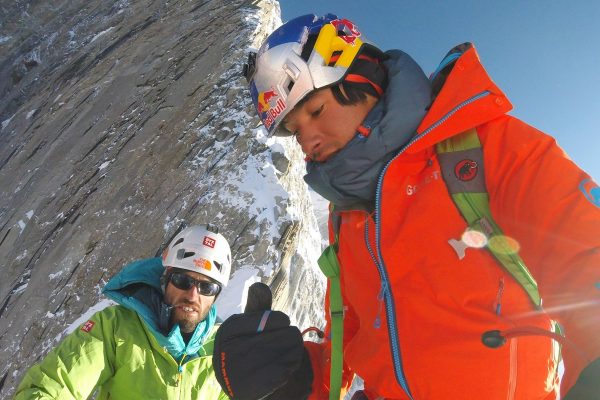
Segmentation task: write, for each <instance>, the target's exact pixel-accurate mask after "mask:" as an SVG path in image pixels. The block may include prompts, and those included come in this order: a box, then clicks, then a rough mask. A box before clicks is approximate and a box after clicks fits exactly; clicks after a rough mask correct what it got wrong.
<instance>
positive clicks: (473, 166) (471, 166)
mask: <svg viewBox="0 0 600 400" xmlns="http://www.w3.org/2000/svg"><path fill="white" fill-rule="evenodd" d="M478 171H479V168H478V166H477V162H475V161H473V160H468V159H467V160H462V161H459V162H458V163H457V164H456V166H455V167H454V175H456V177H457V178H458V179H460V180H461V181H470V180H473V178H475V177H476V176H477V172H478Z"/></svg>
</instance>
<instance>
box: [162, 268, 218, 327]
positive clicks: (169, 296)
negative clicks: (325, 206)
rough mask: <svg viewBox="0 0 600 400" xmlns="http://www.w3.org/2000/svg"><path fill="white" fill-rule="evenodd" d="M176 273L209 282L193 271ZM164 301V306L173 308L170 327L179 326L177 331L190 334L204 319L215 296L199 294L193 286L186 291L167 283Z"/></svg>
mask: <svg viewBox="0 0 600 400" xmlns="http://www.w3.org/2000/svg"><path fill="white" fill-rule="evenodd" d="M178 272H180V273H183V274H185V275H188V276H190V277H192V278H194V279H196V280H198V281H210V279H209V278H207V277H206V276H204V275H202V274H199V273H196V272H193V271H186V270H179V271H178ZM164 300H165V303H166V304H168V305H170V306H173V309H172V311H171V326H173V325H174V324H179V329H181V331H182V332H184V333H190V332H193V331H194V329H196V326H197V325H198V324H199V323H200V322H202V321H203V320H204V319H205V318H206V316H207V315H208V312H209V310H210V307H211V306H212V304H213V303H214V301H215V296H204V295H201V294H199V293H198V289H196V286H195V285H192V287H191V288H190V289H188V290H181V289H178V288H176V287H175V285H173V283H172V282H170V281H169V282H168V284H167V287H166V289H165V299H164Z"/></svg>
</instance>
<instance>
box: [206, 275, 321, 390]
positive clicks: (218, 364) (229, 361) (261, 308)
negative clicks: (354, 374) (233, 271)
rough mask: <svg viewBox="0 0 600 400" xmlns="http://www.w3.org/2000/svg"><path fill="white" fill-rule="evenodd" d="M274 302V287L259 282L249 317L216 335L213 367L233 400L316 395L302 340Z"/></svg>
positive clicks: (252, 293) (239, 317) (236, 320)
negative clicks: (271, 288)
mask: <svg viewBox="0 0 600 400" xmlns="http://www.w3.org/2000/svg"><path fill="white" fill-rule="evenodd" d="M271 302H272V294H271V290H270V289H269V287H268V286H267V285H265V284H263V283H260V282H257V283H254V284H253V285H252V286H250V288H249V289H248V301H247V304H246V308H245V310H244V313H243V314H235V315H232V316H231V317H229V318H228V319H227V320H225V322H223V324H222V325H221V326H220V327H219V330H218V331H217V334H216V337H215V348H214V353H213V366H214V369H215V373H216V375H217V380H218V381H219V384H220V385H221V387H222V388H223V391H224V392H225V393H226V394H227V395H228V396H229V397H230V398H231V399H235V400H237V399H239V400H255V399H268V400H284V399H285V400H296V399H297V400H301V399H307V398H308V396H309V394H310V393H311V386H312V381H313V372H312V368H311V364H310V359H309V357H308V352H307V351H306V349H305V348H304V345H303V341H302V335H301V334H300V331H299V330H298V328H296V327H295V326H290V319H289V317H288V316H287V315H286V314H284V313H282V312H281V311H272V310H271Z"/></svg>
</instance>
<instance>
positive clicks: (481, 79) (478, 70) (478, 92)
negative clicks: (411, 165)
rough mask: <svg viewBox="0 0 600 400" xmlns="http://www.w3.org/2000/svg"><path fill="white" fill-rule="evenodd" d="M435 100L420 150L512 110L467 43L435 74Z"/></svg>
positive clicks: (412, 148)
mask: <svg viewBox="0 0 600 400" xmlns="http://www.w3.org/2000/svg"><path fill="white" fill-rule="evenodd" d="M431 80H432V95H433V97H434V100H433V103H432V104H431V107H430V109H429V111H428V113H427V115H426V116H425V118H423V120H422V121H421V123H420V125H419V127H418V128H417V132H418V134H419V135H418V136H421V137H419V138H418V139H419V140H418V141H417V142H415V143H414V144H413V145H411V146H410V148H408V149H407V152H409V153H416V152H418V151H421V150H423V149H424V148H427V147H430V146H433V145H434V144H435V143H437V142H440V141H442V140H444V139H446V138H448V137H450V136H452V135H455V134H459V133H461V132H464V131H466V130H468V129H471V128H474V127H476V126H478V125H481V124H483V123H486V122H489V121H491V120H493V119H495V118H498V117H501V116H503V115H504V114H506V113H507V112H508V111H510V110H511V109H512V104H511V103H510V101H509V100H508V98H507V97H506V96H505V94H504V93H503V92H502V90H500V88H498V86H496V84H495V83H494V82H493V81H492V79H491V78H490V77H489V75H488V74H487V72H486V70H485V69H484V67H483V65H482V64H481V61H480V60H479V55H478V54H477V51H476V49H475V46H473V44H471V43H463V44H460V45H458V46H456V47H454V48H453V49H452V50H450V51H449V52H448V54H446V56H445V57H444V59H443V60H442V62H441V63H440V65H439V67H438V68H437V70H436V71H435V72H434V73H433V74H432V76H431Z"/></svg>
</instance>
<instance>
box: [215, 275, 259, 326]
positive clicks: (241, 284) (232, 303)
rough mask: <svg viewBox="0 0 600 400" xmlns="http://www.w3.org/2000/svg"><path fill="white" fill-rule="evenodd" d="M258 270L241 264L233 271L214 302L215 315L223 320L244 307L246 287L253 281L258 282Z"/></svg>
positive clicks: (241, 310)
mask: <svg viewBox="0 0 600 400" xmlns="http://www.w3.org/2000/svg"><path fill="white" fill-rule="evenodd" d="M259 281H260V278H259V276H258V270H257V269H256V268H253V267H250V266H243V267H241V268H239V269H238V270H237V271H235V272H234V273H233V276H232V277H231V279H230V280H229V284H228V285H227V287H226V288H225V289H223V292H222V293H221V294H220V295H219V298H218V299H217V301H216V302H215V305H216V307H217V316H218V317H219V318H220V319H221V320H223V321H225V320H226V319H227V318H229V317H230V316H232V315H233V314H239V313H242V312H243V311H244V308H245V307H246V300H247V293H248V288H249V287H250V285H252V284H253V283H254V282H259Z"/></svg>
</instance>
